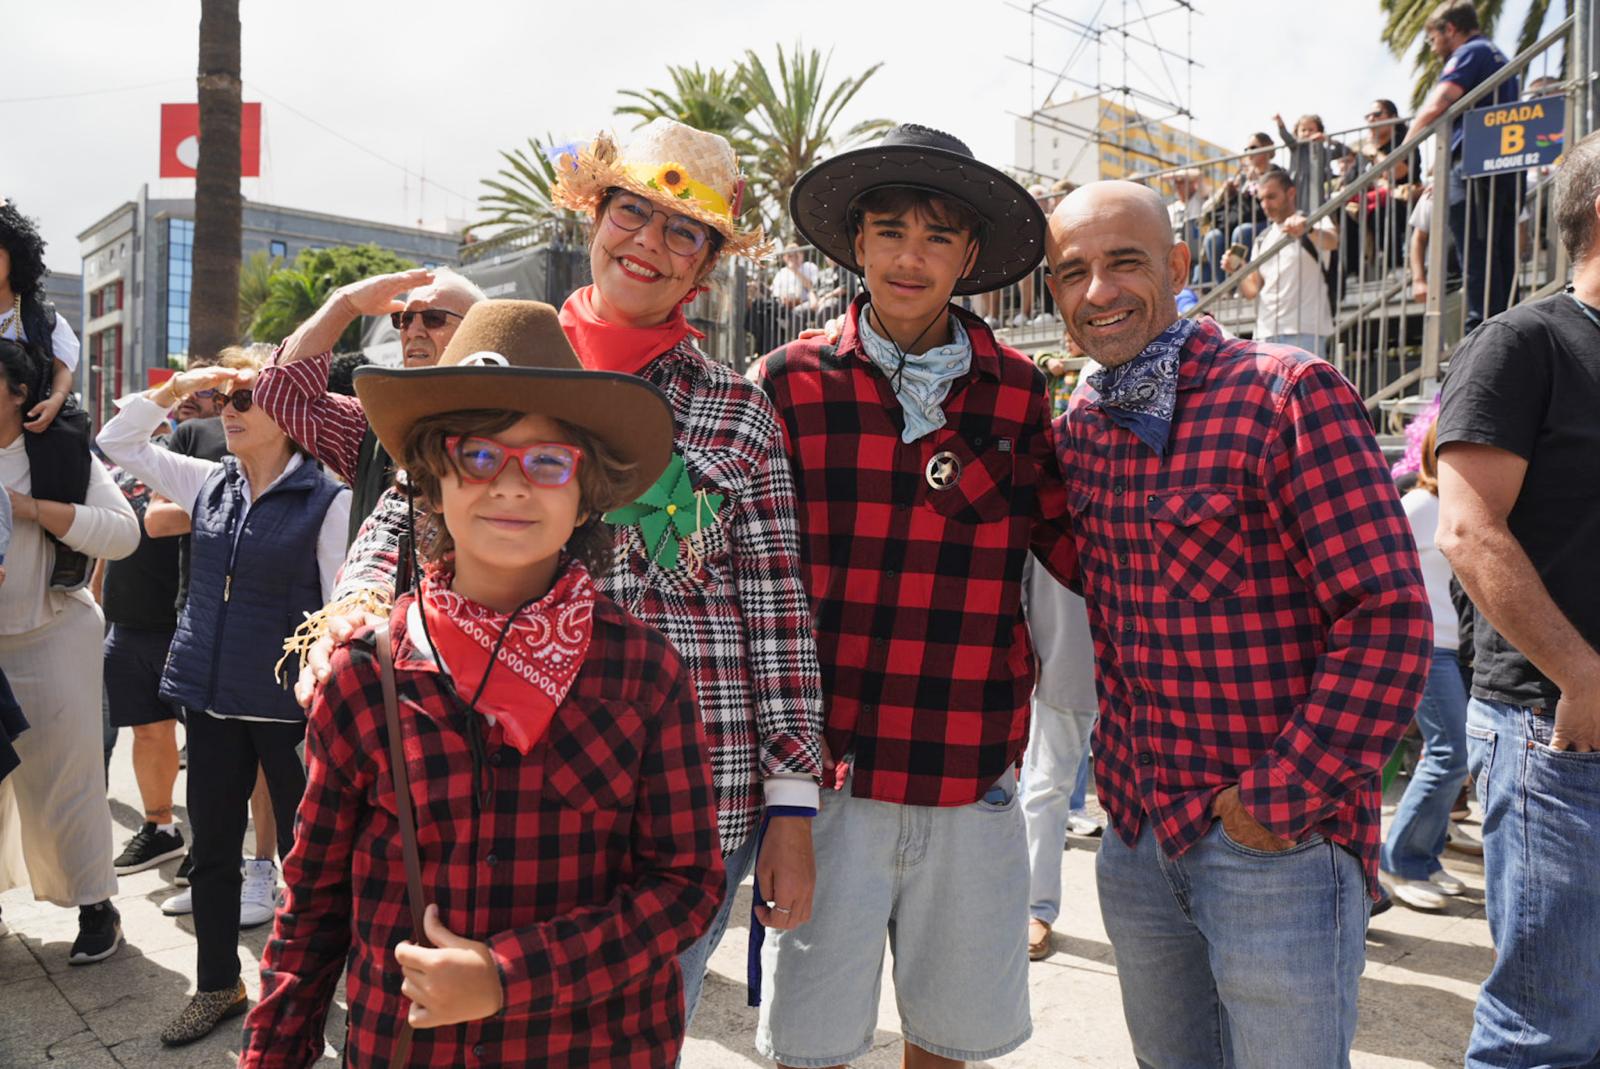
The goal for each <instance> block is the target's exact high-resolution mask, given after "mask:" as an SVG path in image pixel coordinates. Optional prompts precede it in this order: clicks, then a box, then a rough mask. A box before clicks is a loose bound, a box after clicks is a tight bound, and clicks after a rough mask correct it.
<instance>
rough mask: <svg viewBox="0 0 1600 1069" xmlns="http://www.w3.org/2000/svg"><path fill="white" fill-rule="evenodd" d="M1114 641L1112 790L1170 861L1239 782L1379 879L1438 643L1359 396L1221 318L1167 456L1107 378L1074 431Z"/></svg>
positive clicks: (1313, 365)
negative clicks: (1121, 409) (1393, 784)
mask: <svg viewBox="0 0 1600 1069" xmlns="http://www.w3.org/2000/svg"><path fill="white" fill-rule="evenodd" d="M1056 440H1057V443H1058V446H1059V449H1060V452H1061V465H1062V470H1063V471H1065V472H1066V474H1067V489H1068V500H1069V506H1070V508H1071V512H1072V522H1073V528H1074V533H1075V538H1076V542H1077V548H1078V553H1079V557H1080V566H1081V582H1082V586H1083V589H1084V591H1085V596H1086V597H1087V599H1088V605H1089V622H1090V626H1091V629H1092V631H1093V633H1094V637H1095V654H1096V658H1097V661H1098V666H1097V672H1096V676H1097V681H1098V684H1099V689H1100V714H1101V715H1100V719H1099V722H1098V723H1097V725H1096V727H1095V732H1094V745H1093V748H1094V754H1095V761H1096V764H1095V774H1096V775H1095V782H1096V784H1097V786H1098V789H1099V793H1100V798H1101V801H1102V802H1103V803H1104V804H1105V808H1106V813H1107V814H1108V815H1109V816H1110V818H1111V821H1112V823H1113V825H1115V827H1116V829H1117V832H1118V833H1119V834H1120V835H1121V836H1122V837H1123V839H1124V840H1125V841H1127V842H1129V843H1131V842H1133V840H1134V839H1135V838H1137V836H1138V834H1139V829H1140V826H1141V825H1142V823H1143V822H1144V820H1145V819H1146V817H1148V818H1149V819H1150V820H1151V821H1152V822H1153V824H1154V828H1155V833H1156V836H1157V837H1158V839H1159V840H1160V842H1161V844H1162V846H1163V848H1164V849H1165V850H1166V851H1167V853H1168V854H1169V855H1174V856H1175V855H1177V854H1180V853H1182V852H1183V851H1184V850H1186V849H1188V848H1189V847H1190V846H1192V845H1194V844H1195V843H1196V842H1197V841H1199V839H1200V838H1201V837H1202V836H1204V835H1205V834H1206V832H1207V831H1208V830H1209V828H1210V827H1211V823H1212V817H1211V802H1212V799H1213V797H1214V796H1215V795H1216V794H1217V792H1218V791H1220V790H1222V789H1223V788H1225V787H1228V786H1230V785H1233V784H1238V785H1239V792H1240V799H1241V801H1242V802H1243V803H1244V806H1245V808H1246V809H1248V810H1249V811H1250V813H1251V815H1253V816H1254V817H1255V818H1256V819H1257V820H1258V821H1260V822H1261V823H1262V824H1263V825H1265V826H1266V827H1267V828H1268V829H1269V830H1271V831H1272V832H1274V833H1275V834H1277V835H1280V836H1282V837H1284V838H1286V839H1293V840H1299V839H1302V838H1304V837H1305V836H1307V835H1310V834H1312V833H1320V834H1322V835H1324V836H1326V837H1327V838H1328V839H1330V840H1332V841H1333V842H1335V843H1339V844H1341V845H1343V846H1346V847H1348V848H1350V849H1351V850H1352V851H1354V852H1355V853H1356V854H1357V855H1359V856H1360V857H1361V858H1362V860H1363V862H1364V863H1365V865H1366V869H1367V875H1368V879H1369V882H1370V883H1371V884H1372V886H1373V887H1374V888H1375V887H1376V876H1377V855H1378V805H1379V801H1380V791H1379V770H1380V768H1381V766H1382V764H1383V762H1384V760H1385V759H1386V758H1387V756H1388V754H1389V752H1390V751H1391V750H1392V749H1393V748H1394V746H1395V744H1396V743H1397V742H1398V740H1399V738H1400V735H1401V733H1402V732H1403V731H1404V730H1405V727H1406V725H1407V724H1408V723H1410V721H1411V718H1412V716H1413V714H1414V713H1415V712H1416V708H1417V703H1418V701H1419V700H1420V698H1421V696H1422V686H1423V681H1424V679H1425V678H1426V674H1427V667H1428V657H1429V654H1430V647H1431V645H1432V634H1433V629H1432V623H1431V616H1430V615H1429V610H1428V597H1427V593H1426V592H1425V591H1424V589H1423V586H1422V574H1421V567H1420V565H1419V563H1418V560H1417V550H1416V545H1415V543H1414V541H1413V539H1412V536H1411V529H1410V526H1409V525H1408V523H1407V522H1406V518H1405V514H1404V512H1403V511H1402V510H1401V508H1400V497H1399V494H1398V493H1396V491H1395V487H1394V483H1393V482H1392V481H1391V480H1390V478H1389V473H1388V468H1387V465H1386V464H1385V463H1384V459H1383V454H1382V453H1381V452H1380V451H1379V449H1378V445H1377V442H1376V441H1375V440H1374V438H1373V435H1372V428H1371V425H1370V424H1369V423H1368V421H1367V413H1366V409H1365V408H1364V406H1363V405H1362V403H1361V398H1360V397H1359V396H1358V395H1357V394H1356V391H1355V389H1354V388H1353V387H1352V386H1351V385H1350V384H1349V383H1348V382H1346V381H1345V379H1344V378H1343V376H1341V375H1340V374H1339V373H1338V372H1337V371H1335V370H1334V369H1333V367H1332V366H1331V365H1329V364H1327V363H1326V362H1324V361H1322V360H1319V359H1316V358H1314V357H1312V356H1310V355H1309V354H1307V353H1304V352H1301V351H1300V350H1298V349H1293V348H1289V347H1286V346H1279V345H1256V344H1253V343H1251V342H1247V341H1239V340H1228V339H1225V338H1224V337H1223V336H1222V333H1221V331H1220V330H1218V328H1217V326H1216V324H1215V323H1214V322H1212V321H1211V320H1209V319H1202V320H1201V321H1200V323H1199V325H1198V327H1197V328H1196V330H1195V331H1194V333H1193V334H1192V335H1191V336H1190V338H1189V341H1188V342H1187V343H1186V344H1185V345H1184V347H1183V350H1182V353H1181V355H1180V357H1179V364H1178V405H1177V411H1176V414H1175V415H1174V419H1173V425H1172V437H1171V439H1170V442H1169V446H1168V454H1167V456H1166V457H1165V458H1162V457H1158V456H1157V455H1156V454H1155V452H1154V451H1153V450H1151V449H1150V448H1149V447H1147V446H1146V445H1145V444H1144V443H1143V442H1141V441H1140V440H1139V439H1138V438H1137V437H1135V436H1134V434H1133V432H1131V431H1128V430H1125V429H1123V428H1121V427H1119V426H1117V425H1116V424H1115V423H1113V422H1112V420H1111V418H1110V417H1109V416H1108V415H1106V413H1105V412H1104V411H1103V410H1102V409H1101V408H1100V406H1099V403H1098V395H1097V394H1096V393H1095V391H1094V389H1093V387H1091V386H1089V385H1087V384H1085V385H1084V386H1082V387H1080V388H1079V390H1078V392H1077V393H1076V394H1074V396H1073V398H1072V405H1071V408H1070V409H1069V411H1068V413H1067V415H1065V416H1063V417H1062V418H1061V419H1060V420H1058V421H1057V423H1056Z"/></svg>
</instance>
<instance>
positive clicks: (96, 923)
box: [67, 899, 122, 965]
mask: <svg viewBox="0 0 1600 1069" xmlns="http://www.w3.org/2000/svg"><path fill="white" fill-rule="evenodd" d="M121 945H122V914H120V913H118V912H117V907H116V906H113V905H112V904H111V902H110V900H109V899H108V900H107V901H105V902H96V903H95V904H94V905H92V906H79V907H78V938H77V939H75V940H73V943H72V956H71V957H70V958H68V959H67V962H68V964H70V965H93V964H94V963H95V962H97V961H105V960H106V959H107V958H109V957H110V956H111V955H113V954H115V953H116V952H117V948H118V947H120V946H121Z"/></svg>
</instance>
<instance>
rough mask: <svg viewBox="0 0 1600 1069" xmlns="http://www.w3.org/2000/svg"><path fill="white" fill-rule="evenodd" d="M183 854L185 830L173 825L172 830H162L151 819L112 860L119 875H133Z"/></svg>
mask: <svg viewBox="0 0 1600 1069" xmlns="http://www.w3.org/2000/svg"><path fill="white" fill-rule="evenodd" d="M181 856H183V832H181V831H179V830H178V827H177V825H173V827H172V830H171V831H162V830H160V829H159V828H157V827H156V826H155V824H154V823H152V822H151V821H148V820H147V821H145V823H144V827H142V828H140V829H139V831H138V832H137V833H136V834H135V835H134V837H133V838H132V839H129V840H128V847H127V849H125V850H123V851H122V853H120V854H118V855H117V858H116V860H115V861H113V862H112V864H113V865H114V866H116V869H117V875H118V876H131V875H133V874H134V873H135V872H143V871H144V870H145V869H150V868H155V867H156V866H157V865H159V864H161V863H162V862H163V861H171V860H172V859H173V858H175V857H181Z"/></svg>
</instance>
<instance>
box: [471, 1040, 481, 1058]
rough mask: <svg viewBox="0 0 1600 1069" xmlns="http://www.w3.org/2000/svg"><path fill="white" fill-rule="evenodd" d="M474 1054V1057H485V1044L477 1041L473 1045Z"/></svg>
mask: <svg viewBox="0 0 1600 1069" xmlns="http://www.w3.org/2000/svg"><path fill="white" fill-rule="evenodd" d="M472 1056H473V1057H474V1058H481V1057H483V1044H482V1043H477V1044H474V1045H473V1047H472Z"/></svg>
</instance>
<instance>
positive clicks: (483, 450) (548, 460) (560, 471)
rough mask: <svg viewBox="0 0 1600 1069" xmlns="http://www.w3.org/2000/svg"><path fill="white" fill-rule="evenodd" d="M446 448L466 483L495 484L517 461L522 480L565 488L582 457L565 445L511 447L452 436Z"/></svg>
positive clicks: (491, 440) (445, 441)
mask: <svg viewBox="0 0 1600 1069" xmlns="http://www.w3.org/2000/svg"><path fill="white" fill-rule="evenodd" d="M444 446H445V448H446V449H447V450H449V452H450V457H451V459H452V460H454V461H455V465H456V471H457V472H458V473H460V475H461V481H462V482H465V483H492V482H494V481H495V480H496V479H498V478H499V477H500V473H501V472H502V471H504V470H505V467H506V465H507V464H508V463H510V462H511V460H512V458H513V457H514V458H516V460H517V464H518V466H519V467H520V468H521V469H522V477H523V478H524V479H527V480H528V481H529V482H530V483H532V484H533V485H534V486H543V487H550V488H553V487H557V486H565V485H567V483H569V482H571V481H572V473H573V472H575V471H577V470H578V460H579V458H580V457H582V456H583V450H581V449H579V448H578V447H577V446H575V445H567V444H566V443H565V442H534V443H533V444H532V445H524V446H512V445H506V444H505V443H503V442H497V441H495V440H494V439H493V438H478V437H471V436H462V435H452V436H450V437H449V438H446V439H445V440H444Z"/></svg>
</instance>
